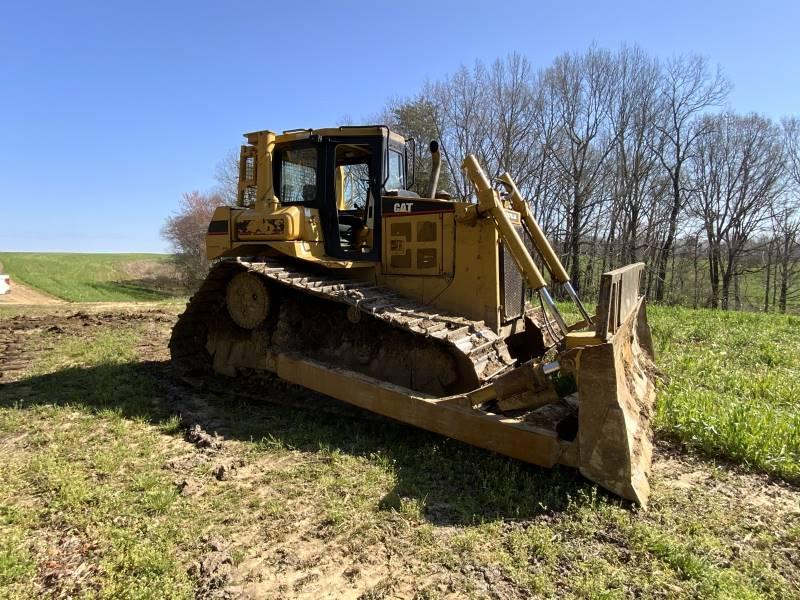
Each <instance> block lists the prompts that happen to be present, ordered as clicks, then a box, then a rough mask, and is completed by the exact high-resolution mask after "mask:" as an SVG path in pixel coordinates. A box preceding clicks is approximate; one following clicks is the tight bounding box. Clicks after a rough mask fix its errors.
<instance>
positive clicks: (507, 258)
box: [500, 225, 533, 321]
mask: <svg viewBox="0 0 800 600" xmlns="http://www.w3.org/2000/svg"><path fill="white" fill-rule="evenodd" d="M516 229H517V233H518V234H519V237H521V238H522V241H523V242H524V243H525V247H526V248H527V249H528V252H530V253H533V244H532V242H531V239H530V238H529V237H528V234H527V232H526V231H525V229H524V228H523V227H522V225H520V226H518V227H517V228H516ZM500 278H501V280H502V285H501V286H500V290H501V294H500V303H501V304H502V307H503V308H502V316H503V321H510V320H511V319H516V318H517V317H520V316H522V314H523V313H524V312H525V298H526V296H527V290H526V286H525V279H524V277H523V276H522V272H521V271H520V270H519V267H518V266H517V262H516V261H515V260H514V257H513V256H511V253H510V252H508V251H507V250H506V247H505V244H503V243H501V244H500Z"/></svg>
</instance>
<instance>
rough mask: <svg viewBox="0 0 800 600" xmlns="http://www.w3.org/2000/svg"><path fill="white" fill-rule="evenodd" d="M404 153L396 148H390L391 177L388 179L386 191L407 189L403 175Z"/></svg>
mask: <svg viewBox="0 0 800 600" xmlns="http://www.w3.org/2000/svg"><path fill="white" fill-rule="evenodd" d="M403 162H404V160H403V155H402V154H400V153H399V152H396V151H395V150H389V177H388V178H387V179H386V191H387V192H389V191H397V190H404V189H406V182H405V178H404V177H403Z"/></svg>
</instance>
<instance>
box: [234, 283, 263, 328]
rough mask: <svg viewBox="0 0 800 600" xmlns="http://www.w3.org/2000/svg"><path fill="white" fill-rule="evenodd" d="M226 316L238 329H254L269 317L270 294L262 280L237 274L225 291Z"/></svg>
mask: <svg viewBox="0 0 800 600" xmlns="http://www.w3.org/2000/svg"><path fill="white" fill-rule="evenodd" d="M225 302H226V304H227V306H228V314H229V315H230V316H231V319H233V322H234V323H236V324H237V325H238V326H239V327H242V328H243V329H255V328H256V327H258V326H259V325H261V324H262V323H263V322H264V320H265V319H266V318H267V315H269V310H270V305H271V300H270V293H269V290H268V289H267V286H266V284H265V283H264V280H263V279H262V278H261V277H259V276H258V275H255V274H253V273H238V274H236V275H234V276H233V278H232V279H231V280H230V281H229V282H228V286H227V288H226V290H225Z"/></svg>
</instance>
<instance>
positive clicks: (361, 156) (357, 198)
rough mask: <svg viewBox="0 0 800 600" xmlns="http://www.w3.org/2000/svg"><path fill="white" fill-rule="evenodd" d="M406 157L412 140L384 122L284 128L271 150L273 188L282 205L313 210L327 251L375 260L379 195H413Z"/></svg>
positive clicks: (410, 154)
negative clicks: (313, 129) (301, 128)
mask: <svg viewBox="0 0 800 600" xmlns="http://www.w3.org/2000/svg"><path fill="white" fill-rule="evenodd" d="M304 134H305V135H304ZM287 137H289V138H291V139H288V140H286V138H287ZM284 140H285V141H284ZM409 146H411V147H409ZM412 157H413V142H410V143H408V142H406V140H405V139H403V138H402V137H401V136H399V135H397V134H395V133H393V132H390V131H389V129H388V128H387V127H385V126H376V127H340V128H337V129H324V130H317V131H303V132H297V133H295V132H287V133H286V134H284V135H283V136H279V137H278V138H277V140H276V144H275V150H274V153H273V160H272V167H273V181H274V187H275V193H276V195H277V196H278V198H279V200H280V201H281V204H282V205H285V206H292V205H295V206H297V205H299V206H303V207H305V208H309V209H312V208H313V209H317V210H319V215H320V221H321V225H322V231H323V234H324V238H325V253H326V254H327V255H328V256H331V257H334V258H340V259H349V260H376V261H377V260H380V248H381V231H380V223H381V198H382V197H384V196H402V197H416V194H414V193H413V192H410V191H408V190H407V188H408V187H410V185H411V183H410V182H409V176H408V173H409V161H411V160H412Z"/></svg>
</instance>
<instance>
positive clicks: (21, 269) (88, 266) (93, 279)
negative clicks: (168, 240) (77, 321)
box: [0, 252, 185, 302]
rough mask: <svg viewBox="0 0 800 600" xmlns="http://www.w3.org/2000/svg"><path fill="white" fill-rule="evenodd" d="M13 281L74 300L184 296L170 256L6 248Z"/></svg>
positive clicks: (3, 258)
mask: <svg viewBox="0 0 800 600" xmlns="http://www.w3.org/2000/svg"><path fill="white" fill-rule="evenodd" d="M0 264H2V265H3V267H2V268H3V269H4V270H5V271H6V272H7V273H9V274H10V275H11V276H12V280H15V281H18V282H21V283H24V284H26V285H28V286H30V287H33V288H35V289H37V290H40V291H42V292H46V293H48V294H50V295H52V296H55V297H57V298H61V299H63V300H68V301H70V302H125V301H147V300H164V299H167V298H170V297H174V296H180V295H183V294H185V292H184V291H183V290H181V289H180V286H179V285H178V282H177V278H176V276H175V272H174V269H173V267H172V265H171V264H170V263H169V256H168V255H166V254H72V253H38V252H2V253H0Z"/></svg>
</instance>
